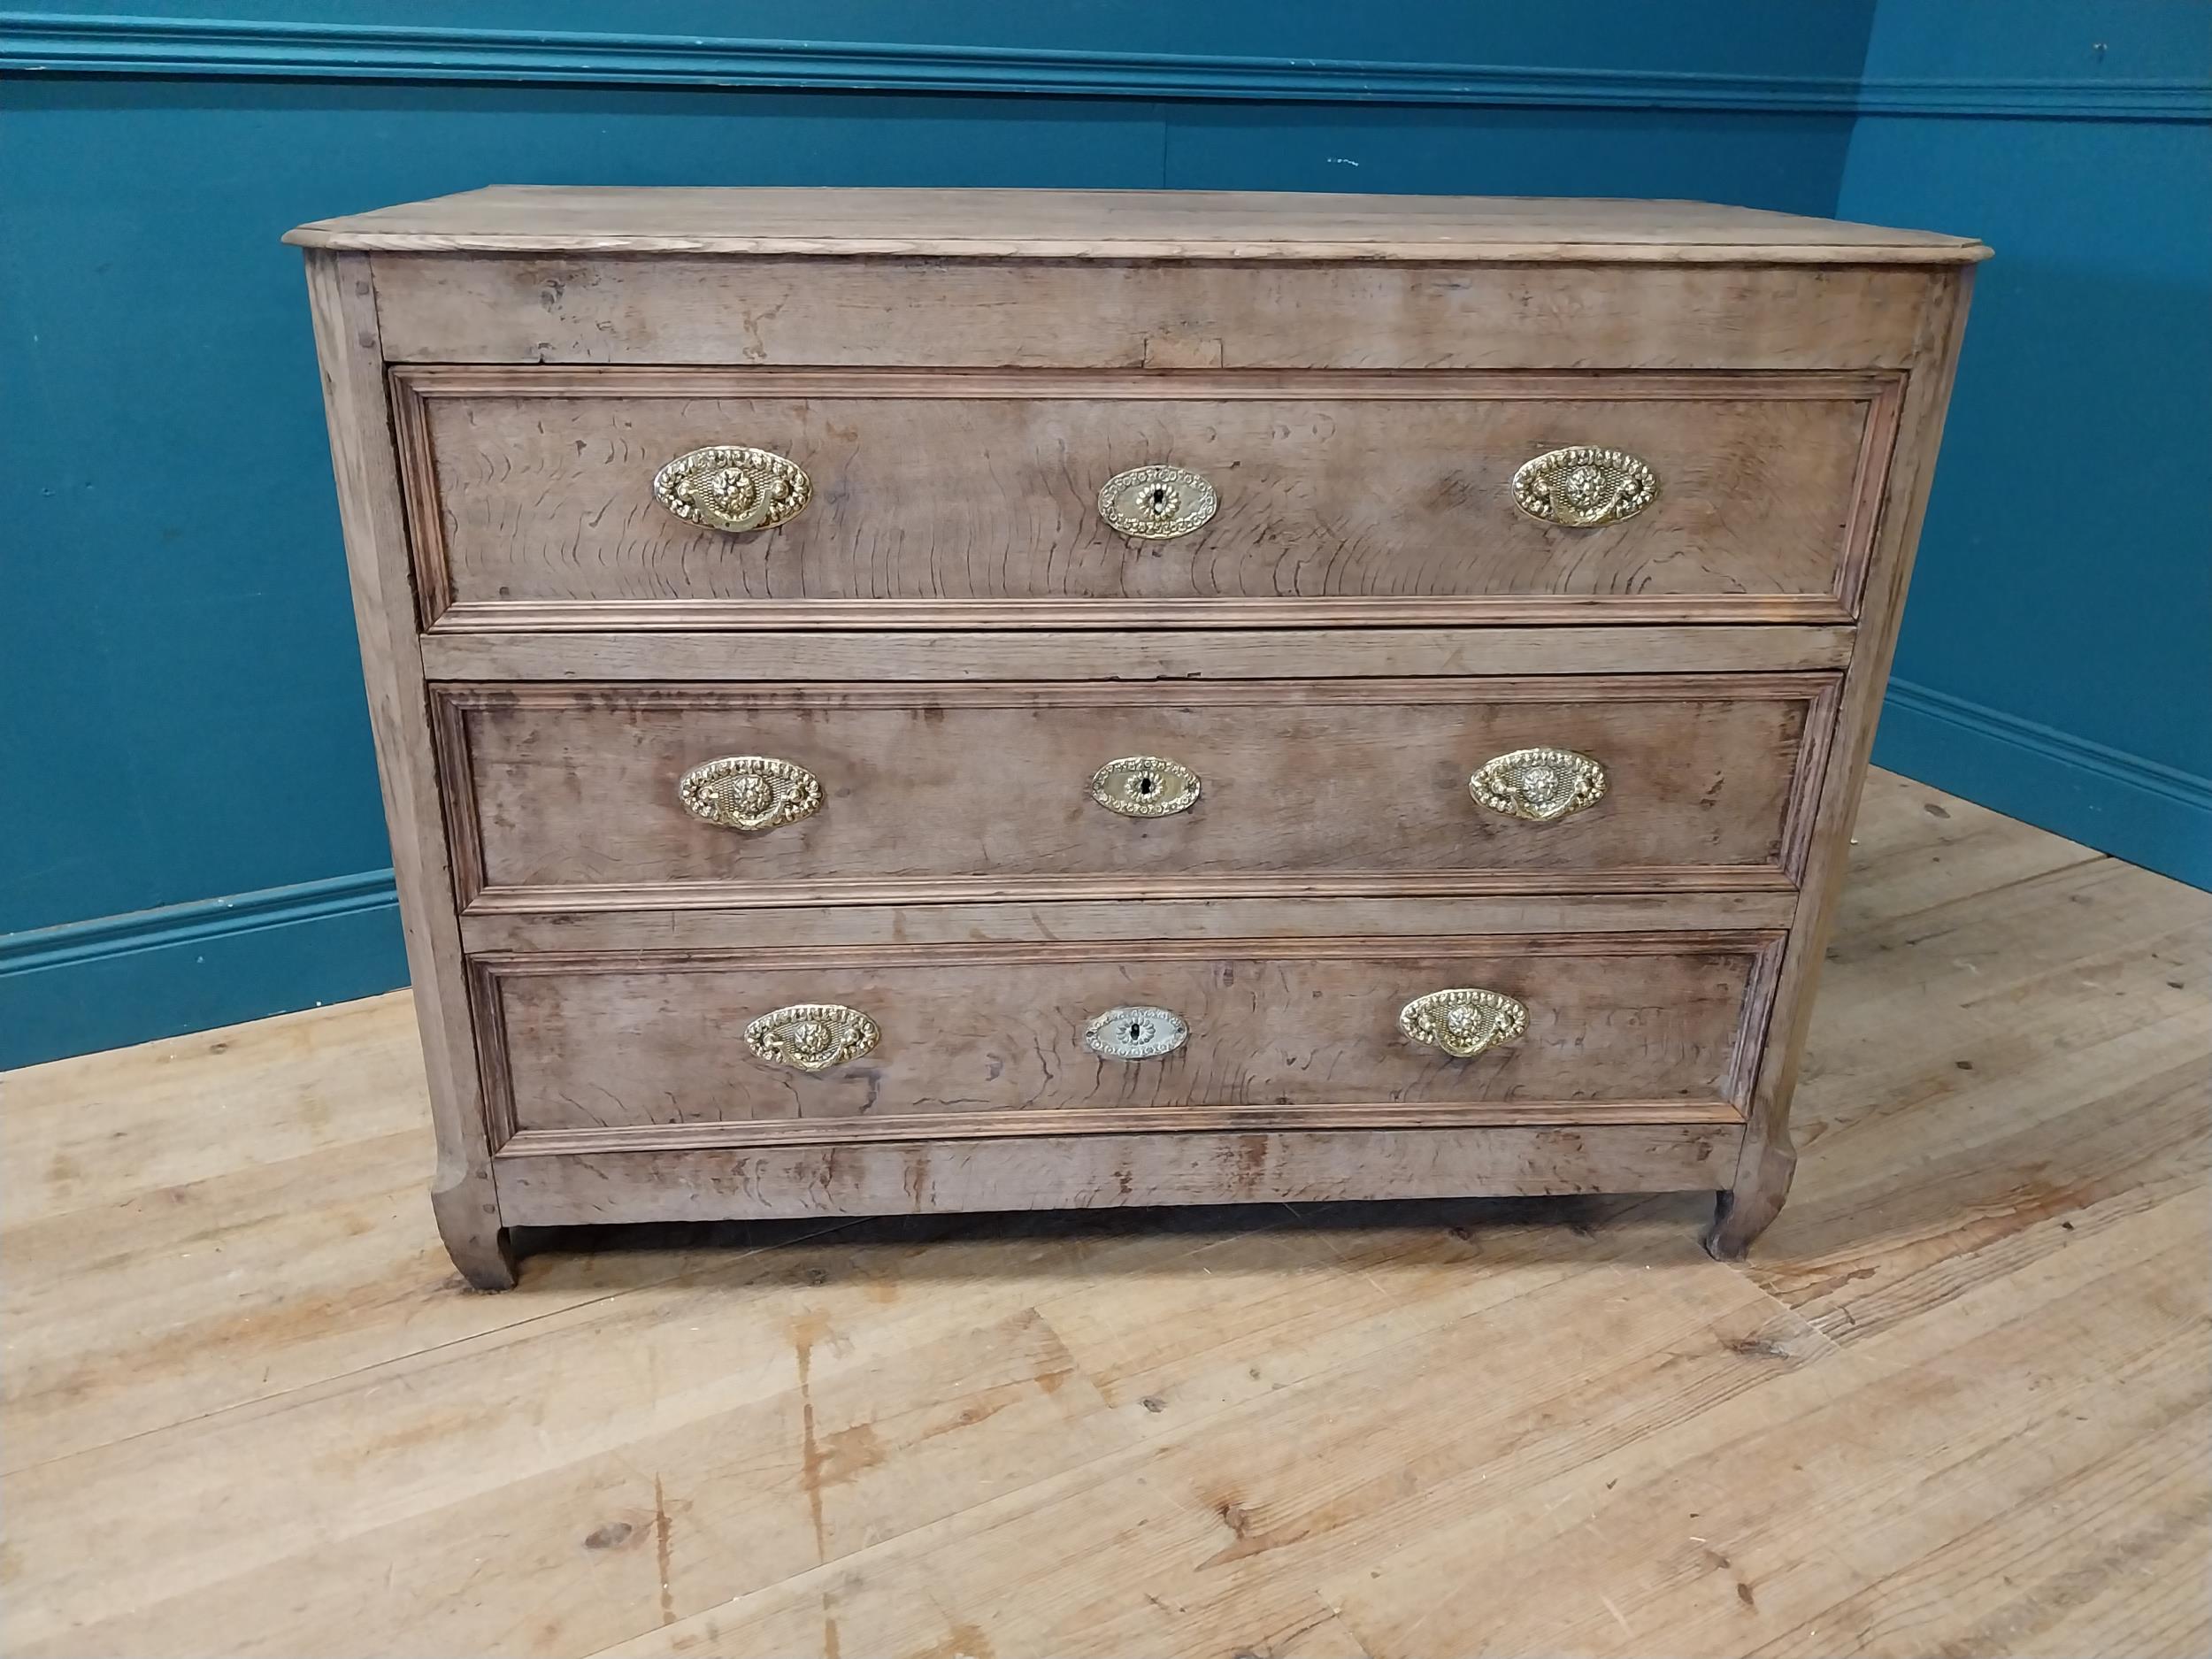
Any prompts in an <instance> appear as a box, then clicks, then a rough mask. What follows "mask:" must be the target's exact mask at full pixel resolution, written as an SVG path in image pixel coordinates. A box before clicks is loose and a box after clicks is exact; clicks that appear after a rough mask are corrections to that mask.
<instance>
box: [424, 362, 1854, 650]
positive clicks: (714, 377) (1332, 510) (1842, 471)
mask: <svg viewBox="0 0 2212 1659" xmlns="http://www.w3.org/2000/svg"><path fill="white" fill-rule="evenodd" d="M1894 392H1895V385H1894V382H1893V381H1887V380H1866V379H1864V378H1863V377H1850V376H1838V377H1824V376H1794V377H1793V376H1741V377H1737V376H1724V377H1704V378H1694V377H1684V376H1610V377H1608V376H1578V377H1567V376H1557V375H1554V376H1533V377H1530V376H1508V375H1479V376H1466V375H1450V374H1422V375H1400V376H1389V377H1379V376H1372V375H1363V376H1304V377H1286V376H1280V375H1263V376H1253V375H1243V376H1220V375H1205V374H1194V375H1177V376H1173V377H1162V376H1159V375H1148V376H1143V377H1119V378H1104V377H1095V376H1094V377H1086V378H1070V377H1065V376H1037V375H1004V374H1000V375H982V374H972V375H962V376H959V377H947V376H945V375H943V374H941V373H934V372H929V371H923V372H918V373H916V372H898V371H878V372H874V373H839V374H822V373H790V372H782V371H771V370H748V371H741V372H737V373H706V372H677V373H670V372H664V371H663V372H655V371H625V370H569V369H561V368H549V369H507V370H482V369H457V370H433V369H415V370H409V371H404V372H403V373H401V374H400V375H399V376H398V377H397V378H396V380H395V396H396V400H397V403H396V407H397V410H398V413H399V419H400V422H401V426H402V427H403V443H402V455H403V462H404V465H403V472H404V474H405V476H406V479H407V484H408V489H409V493H410V496H411V502H412V503H413V506H414V513H415V518H414V522H415V526H416V547H417V558H418V563H419V567H420V569H419V585H420V586H421V588H422V589H423V591H424V594H425V595H426V617H425V620H426V622H432V623H434V622H435V620H436V619H437V618H438V616H439V615H440V614H441V611H442V608H443V607H444V606H446V605H449V604H453V603H458V604H462V605H466V606H468V607H470V608H471V610H472V611H474V612H481V611H486V610H489V609H491V608H492V607H494V606H495V605H496V604H499V603H526V604H531V605H534V606H540V607H543V606H547V605H556V604H559V605H567V606H571V607H574V608H576V609H577V610H578V611H583V610H584V609H585V608H586V607H588V605H589V604H591V603H597V602H607V601H615V602H626V603H634V602H639V601H644V602H657V603H664V604H677V603H680V602H684V601H700V602H706V603H716V604H718V606H721V607H723V608H724V609H725V610H726V611H736V612H738V613H739V614H748V609H747V608H748V607H749V605H752V604H757V605H759V606H761V607H762V609H761V610H760V611H758V612H757V613H752V615H753V619H754V620H757V622H758V623H760V624H774V623H777V622H780V621H788V620H795V619H802V618H804V617H805V615H806V606H805V604H804V603H801V602H809V601H832V602H853V601H868V602H874V603H889V604H903V605H915V604H925V603H926V604H930V605H932V606H933V607H935V609H934V610H933V612H932V614H933V615H937V616H943V615H945V614H946V613H947V611H949V608H950V607H952V606H956V605H959V604H963V603H964V604H968V605H972V606H975V607H976V608H978V609H983V608H986V607H987V603H990V602H997V601H1002V600H1032V601H1034V600H1044V599H1059V600H1068V601H1083V602H1087V601H1093V600H1118V601H1124V602H1127V601H1149V602H1159V603H1171V602H1184V603H1189V602H1204V601H1210V600H1220V599H1272V600H1280V601H1284V602H1291V601H1296V600H1304V599H1317V600H1331V599H1333V600H1337V601H1340V602H1342V601H1345V600H1348V599H1358V600H1361V601H1366V602H1375V603H1381V602H1394V603H1392V604H1390V605H1388V606H1387V608H1386V609H1385V610H1384V611H1379V612H1376V613H1375V616H1374V619H1378V620H1390V619H1398V620H1408V621H1425V622H1433V621H1441V620H1446V619H1456V620H1476V619H1482V618H1487V617H1490V616H1493V615H1495V616H1498V617H1510V616H1511V615H1512V603H1511V602H1512V601H1513V600H1515V599H1517V598H1519V597H1521V596H1529V597H1534V598H1540V599H1553V598H1559V597H1573V598H1580V599H1585V600H1588V601H1591V602H1593V603H1592V604H1591V606H1590V609H1591V612H1592V615H1593V618H1599V617H1601V615H1602V614H1603V613H1604V612H1605V611H1609V610H1611V609H1613V608H1617V607H1618V608H1624V610H1625V611H1627V612H1628V613H1631V614H1632V615H1634V616H1635V617H1637V618H1642V619H1649V620H1669V619H1674V618H1678V617H1680V616H1682V615H1683V614H1684V613H1683V612H1682V611H1679V610H1678V609H1677V608H1676V607H1675V606H1674V605H1673V604H1672V603H1671V602H1672V601H1674V600H1676V599H1679V598H1692V597H1694V598H1697V599H1700V600H1701V601H1703V602H1704V603H1701V604H1700V605H1699V606H1697V607H1696V608H1695V614H1696V615H1698V616H1717V617H1722V618H1727V617H1731V616H1732V615H1734V614H1736V613H1735V612H1733V611H1731V610H1730V609H1729V606H1728V603H1727V602H1730V601H1734V602H1738V603H1740V602H1741V601H1743V600H1746V599H1752V598H1759V599H1765V600H1769V601H1777V600H1794V601H1797V602H1798V603H1797V604H1796V605H1795V606H1794V607H1793V608H1792V609H1791V611H1790V615H1791V617H1792V618H1793V619H1796V620H1847V619H1848V618H1849V617H1850V615H1851V613H1852V611H1853V609H1854V608H1855V601H1856V588H1857V584H1858V580H1859V578H1860V575H1861V573H1862V572H1863V563H1864V549H1865V546H1866V542H1867V540H1868V538H1869V536H1870V534H1871V530H1872V517H1873V513H1874V511H1875V510H1876V508H1877V507H1878V503H1879V500H1880V488H1881V466H1880V457H1885V456H1886V454H1887V451H1888V443H1889V438H1890V432H1891V427H1892V425H1893V398H1894ZM732 442H738V443H748V444H753V445H757V446H758V447H762V448H765V449H772V450H774V451H775V452H777V453H778V454H781V455H786V456H788V457H790V458H791V459H793V460H795V461H796V462H797V463H798V464H799V465H801V466H803V467H804V468H805V469H806V470H807V471H808V472H809V473H810V475H811V476H812V478H813V480H814V484H815V492H816V493H815V497H814V500H813V502H812V503H810V505H809V506H808V508H807V509H806V511H804V512H803V513H802V514H801V515H800V516H799V517H798V518H795V519H793V520H792V521H791V522H790V523H788V524H786V525H783V526H780V527H778V528H776V529H774V530H771V531H764V532H759V533H757V534H747V535H731V534H725V533H722V532H718V531H714V530H710V529H705V528H702V527H700V526H694V525H690V524H687V523H686V522H684V521H683V520H682V519H680V518H676V517H675V516H674V515H673V514H672V513H670V512H668V511H666V510H665V509H664V508H663V507H662V506H661V505H660V504H659V503H657V501H655V499H654V498H653V495H652V490H651V482H652V479H653V476H654V474H655V472H657V471H658V469H659V468H660V467H661V465H663V464H664V463H665V462H667V461H670V460H672V459H673V458H675V457H678V456H680V455H682V454H686V453H688V452H689V451H691V450H694V449H700V448H703V447H705V446H707V445H709V444H712V443H732ZM1573 443H1595V444H1599V445H1602V446H1605V447H1610V448H1615V449H1624V450H1627V451H1629V452H1630V453H1632V454H1634V455H1636V456H1637V457H1640V458H1641V459H1643V460H1644V461H1646V462H1647V463H1648V464H1649V465H1651V466H1652V467H1653V468H1654V469H1655V471H1656V472H1657V473H1658V475H1659V477H1660V479H1661V480H1662V484H1661V488H1660V493H1659V498H1658V500H1657V501H1656V502H1655V503H1654V504H1653V505H1652V506H1650V507H1647V508H1646V509H1645V510H1644V511H1642V512H1641V513H1640V514H1638V515H1637V516H1636V517H1635V518H1632V519H1631V520H1629V521H1628V522H1627V523H1625V524H1622V525H1617V526H1605V527H1602V528H1597V529H1568V528H1561V527H1557V526H1550V525H1547V524H1544V523H1541V522H1540V521H1538V520H1536V519H1533V518H1530V517H1528V515H1526V514H1525V513H1523V512H1521V511H1519V510H1518V508H1517V507H1516V506H1515V504H1514V502H1513V495H1512V488H1511V480H1512V476H1513V472H1514V471H1515V469H1516V468H1517V467H1518V466H1519V465H1521V464H1522V463H1523V462H1525V461H1527V460H1530V459H1532V458H1533V457H1536V456H1538V455H1540V454H1543V453H1545V452H1546V451H1548V450H1551V449H1558V448H1561V447H1563V446H1566V445H1569V444H1573ZM1155 461H1171V462H1173V463H1174V464H1175V465H1181V466H1187V467H1191V468H1193V469H1195V470H1196V471H1198V472H1202V473H1203V474H1205V475H1206V476H1207V477H1208V478H1209V479H1210V480H1212V481H1213V483H1214V484H1215V486H1216V488H1217V489H1218V490H1219V491H1220V495H1221V507H1220V510H1219V511H1218V512H1217V514H1216V516H1215V517H1214V518H1213V520H1212V521H1211V522H1210V524H1208V525H1206V526H1204V527H1203V528H1202V529H1200V530H1197V531H1194V532H1193V533H1191V534H1187V535H1184V536H1180V537H1178V538H1175V539H1173V540H1171V541H1155V542H1133V541H1130V540H1128V539H1127V538H1125V537H1124V536H1122V535H1120V534H1118V532H1116V531H1115V530H1114V529H1113V528H1112V527H1111V526H1109V525H1108V524H1106V523H1105V522H1104V520H1103V519H1102V518H1101V517H1100V516H1099V513H1098V510H1097V503H1096V498H1097V494H1098V489H1099V487H1100V486H1101V485H1102V484H1103V483H1104V482H1105V481H1106V480H1107V479H1108V478H1109V477H1110V476H1112V475H1113V474H1115V473H1118V472H1122V471H1124V470H1125V469H1126V468H1129V467H1132V466H1136V465H1144V464H1147V463H1149V462H1155ZM1448 600H1450V601H1460V600H1464V601H1467V602H1469V603H1466V604H1448V603H1443V602H1445V601H1448ZM1477 602H1480V603H1477ZM428 607H436V608H434V609H430V608H428ZM1082 610H1083V606H1082V605H1081V604H1080V603H1071V604H1070V605H1069V606H1068V608H1067V610H1066V611H1065V612H1064V619H1066V620H1071V621H1077V622H1079V619H1080V616H1081V612H1082ZM1355 614H1359V613H1355ZM1283 619H1285V620H1295V619H1297V618H1296V616H1295V615H1294V613H1293V610H1286V611H1285V614H1284V618H1283Z"/></svg>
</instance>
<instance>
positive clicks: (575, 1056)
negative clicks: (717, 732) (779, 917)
mask: <svg viewBox="0 0 2212 1659" xmlns="http://www.w3.org/2000/svg"><path fill="white" fill-rule="evenodd" d="M1779 948H1780V938H1779V935H1776V934H1769V933H1727V934H1693V933H1653V934H1635V935H1619V934H1602V933H1600V934H1565V935H1556V936H1547V937H1541V938H1529V937H1505V936H1498V937H1483V938H1474V939H1471V938H1465V937H1459V938H1451V939H1437V938H1426V937H1390V938H1371V939H1335V940H1314V939H1281V940H1159V941H1094V942H1084V943H1063V944H1033V945H1020V946H1014V945H973V946H960V945H944V946H896V945H892V946H867V947H851V948H845V949H804V948H793V949H774V950H753V951H748V952H744V953H742V954H738V953H728V954H719V953H713V954H703V955H702V954H687V955H684V956H654V955H650V954H639V953H626V954H623V955H620V956H614V955H609V956H479V957H477V958H475V959H474V961H473V964H472V973H473V979H474V992H475V995H476V999H477V1004H478V1015H479V1021H480V1033H481V1036H482V1041H483V1043H484V1046H485V1074H486V1080H487V1086H488V1108H489V1111H490V1115H491V1118H492V1129H493V1141H494V1144H495V1145H504V1144H509V1143H512V1145H511V1149H513V1150H516V1151H530V1150H543V1151H554V1150H587V1149H590V1148H598V1147H604V1148H625V1147H634V1146H637V1145H640V1144H651V1145H653V1146H661V1147H666V1146H676V1147H681V1146H686V1145H696V1146H745V1145H772V1144H778V1143H785V1144H788V1143H794V1142H807V1141H817V1142H819V1141H886V1140H923V1139H944V1138H957V1137H962V1136H1004V1135H1024V1134H1070V1133H1114V1132H1117V1131H1128V1132H1151V1131H1157V1130H1161V1129H1176V1130H1207V1129H1231V1128H1235V1129H1247V1128H1266V1127H1316V1126H1336V1127H1369V1128H1373V1127H1384V1126H1390V1125H1406V1126H1418V1125H1475V1124H1512V1123H1539V1124H1540V1123H1563V1122H1566V1123H1591V1124H1596V1123H1606V1122H1629V1123H1700V1122H1704V1123H1710V1122H1732V1121H1735V1120H1737V1119H1739V1118H1740V1116H1741V1110H1740V1109H1741V1106H1742V1103H1743V1102H1744V1100H1745V1098H1746V1090H1747V1084H1748V1078H1749V1075H1750V1068H1751V1065H1752V1063H1753V1062H1754V1060H1755V1055H1756V1048H1757V1046H1758V1033H1759V1032H1760V1030H1761V1028H1762V1026H1763V1021H1764V1013H1765V1009H1766V1006H1767V1002H1768V1000H1769V997H1770V994H1771V989H1772V984H1773V978H1774V970H1775V967H1776V964H1777V960H1778V953H1779ZM1469 991H1471V992H1474V993H1477V994H1478V995H1473V996H1469V997H1452V996H1447V997H1443V998H1437V997H1436V996H1435V994H1437V993H1440V992H1469ZM1423 999H1430V1000H1429V1001H1426V1002H1425V1001H1424V1000H1423ZM1117 1010H1120V1011H1117Z"/></svg>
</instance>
